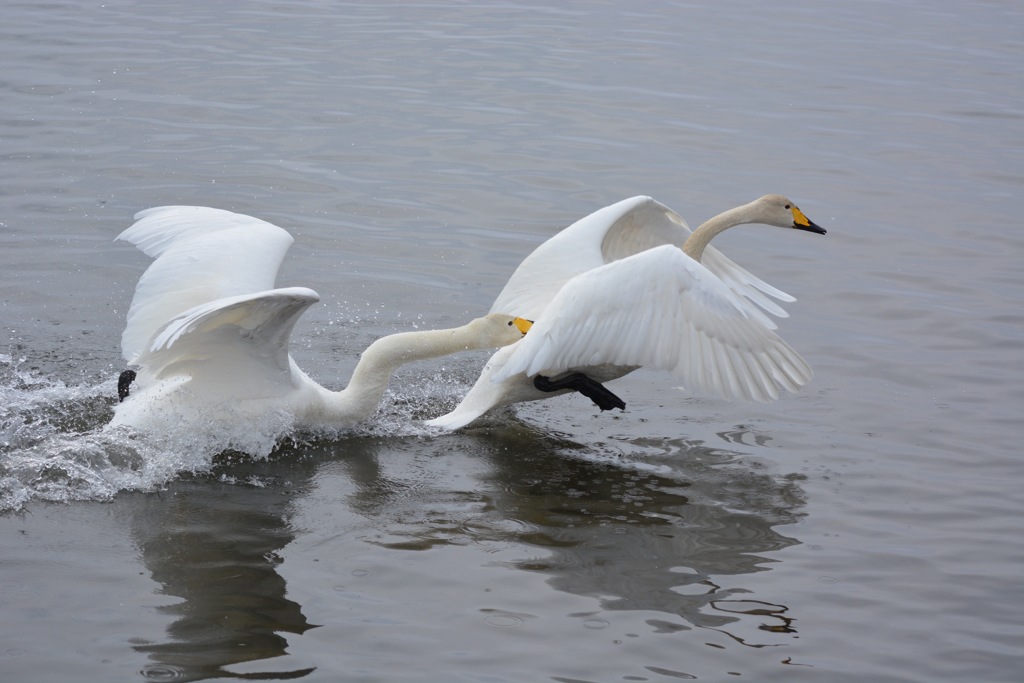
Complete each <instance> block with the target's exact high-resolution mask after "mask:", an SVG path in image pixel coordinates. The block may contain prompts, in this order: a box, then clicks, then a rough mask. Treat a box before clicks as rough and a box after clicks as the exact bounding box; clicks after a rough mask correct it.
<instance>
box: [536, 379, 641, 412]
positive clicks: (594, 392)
mask: <svg viewBox="0 0 1024 683" xmlns="http://www.w3.org/2000/svg"><path fill="white" fill-rule="evenodd" d="M533 386H535V387H536V388H537V389H539V390H541V391H548V392H550V391H559V390H560V389H571V390H572V391H577V392H579V393H581V394H583V395H584V396H586V397H587V398H589V399H590V400H591V401H593V402H594V405H596V406H597V407H598V408H600V409H601V410H611V409H612V408H618V409H619V410H625V409H626V402H625V401H623V400H622V399H621V398H619V397H618V396H616V395H615V394H613V393H612V392H610V391H608V390H607V389H606V388H605V387H604V385H603V384H601V383H600V382H598V381H596V380H593V379H591V378H589V377H587V376H586V375H584V374H583V373H582V372H574V373H572V374H571V375H566V376H565V377H563V378H561V379H556V380H552V379H551V378H549V377H545V376H544V375H537V376H536V377H534V378H533Z"/></svg>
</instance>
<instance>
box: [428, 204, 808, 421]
mask: <svg viewBox="0 0 1024 683" xmlns="http://www.w3.org/2000/svg"><path fill="white" fill-rule="evenodd" d="M743 223H766V224H768V225H776V226H780V227H787V228H796V229H799V230H806V231H810V232H816V233H821V234H824V232H825V231H824V230H822V229H821V228H820V227H818V226H817V225H815V224H814V223H812V222H811V221H810V220H808V219H807V217H806V216H804V215H803V213H801V212H800V210H799V209H798V208H797V207H796V205H795V204H793V203H792V202H791V201H790V200H788V199H786V198H785V197H782V196H780V195H766V196H765V197H761V198H760V199H758V200H756V201H754V202H751V203H750V204H746V205H743V206H741V207H737V208H735V209H732V210H730V211H727V212H725V213H723V214H720V215H719V216H716V217H715V218H713V219H711V220H709V221H707V222H706V223H704V224H703V225H702V226H700V227H699V228H698V229H697V230H696V231H694V232H692V233H691V232H690V230H689V228H688V227H687V226H686V223H685V221H683V219H682V218H681V217H680V216H679V215H678V214H677V213H675V212H674V211H672V210H671V209H669V208H668V207H666V206H664V205H662V204H660V203H658V202H656V201H655V200H653V199H651V198H650V197H633V198H631V199H626V200H624V201H621V202H618V203H616V204H613V205H611V206H608V207H605V208H603V209H600V210H599V211H596V212H594V213H592V214H590V215H589V216H587V217H585V218H583V219H581V220H579V221H577V222H576V223H574V224H572V225H571V226H569V227H568V228H566V229H565V230H563V231H562V232H560V233H558V234H557V235H555V236H554V237H552V238H551V239H549V240H548V241H547V242H545V243H543V244H541V245H540V246H539V247H538V248H537V249H536V250H535V251H534V252H533V253H532V254H530V255H529V256H528V257H527V258H526V260H524V261H523V263H522V264H520V266H519V267H518V268H517V269H516V271H515V273H514V274H513V275H512V278H511V279H510V280H509V282H508V284H506V286H505V288H504V289H503V290H502V292H501V293H500V294H499V295H498V298H497V300H496V301H495V303H494V305H493V306H492V307H491V311H492V312H499V311H500V312H503V313H506V314H514V315H518V316H521V317H524V318H528V319H531V320H534V325H533V327H532V329H531V330H530V332H529V334H527V335H526V337H524V338H523V339H522V340H521V341H519V342H517V343H515V344H512V345H510V346H506V347H504V348H501V349H499V350H498V351H497V352H496V353H495V354H494V355H493V356H492V357H491V359H490V360H489V361H488V363H487V365H486V366H485V368H484V371H483V372H482V373H481V376H480V378H479V379H478V380H477V382H476V384H475V385H474V386H473V388H472V389H471V390H470V392H469V393H468V394H467V395H466V397H465V398H464V399H463V401H462V402H461V403H460V404H459V406H458V407H456V409H455V410H454V411H452V412H451V413H449V414H447V415H443V416H441V417H439V418H436V419H434V420H431V421H430V422H429V423H428V424H432V425H434V426H438V427H444V428H447V429H457V428H459V427H462V426H464V425H466V424H469V423H470V422H472V421H473V420H475V419H476V418H478V417H480V416H481V415H483V414H484V413H486V412H487V411H489V410H491V409H493V408H495V407H498V406H501V405H507V404H510V403H515V402H518V401H528V400H537V399H542V398H548V397H550V396H552V395H553V394H552V393H547V392H542V391H540V390H538V389H537V388H535V386H534V383H533V380H534V378H535V377H536V376H538V375H542V376H545V377H553V378H556V379H557V378H559V377H563V376H565V375H568V374H571V373H576V372H582V373H583V374H585V375H587V376H588V377H591V378H592V379H594V380H596V381H598V382H605V381H608V380H610V379H615V378H617V377H621V376H622V375H624V374H626V373H628V372H631V371H632V370H634V369H636V368H637V367H640V366H650V367H654V368H658V369H661V370H666V371H669V372H671V373H672V374H673V375H674V376H675V377H676V378H677V379H678V380H679V381H680V382H681V383H682V384H683V385H684V386H685V387H687V388H692V389H695V390H698V391H702V392H705V393H710V394H715V395H719V396H723V397H726V398H739V399H753V400H759V401H769V400H773V399H775V398H777V397H778V395H779V391H780V390H783V389H785V390H789V391H796V390H797V389H798V388H799V387H800V386H802V385H804V384H806V383H807V382H808V381H810V379H811V374H812V373H811V369H810V367H809V366H808V365H807V363H806V362H805V361H804V360H803V359H802V358H801V357H800V356H799V354H797V352H796V351H794V350H793V349H792V348H791V347H790V346H789V345H788V344H786V342H785V341H783V340H782V339H781V338H780V337H779V336H778V335H777V334H775V332H774V329H775V327H776V325H775V323H774V322H773V321H772V320H771V319H770V318H769V317H768V316H767V315H766V314H765V313H766V312H767V313H770V314H772V315H775V316H779V317H785V316H786V312H785V311H784V310H783V309H782V308H781V307H780V306H779V305H778V304H776V303H775V302H774V301H772V300H771V298H774V299H777V300H779V301H784V302H788V301H793V300H794V299H793V297H791V296H789V295H788V294H786V293H785V292H782V291H780V290H778V289H776V288H774V287H772V286H771V285H769V284H767V283H765V282H763V281H762V280H760V279H759V278H757V277H755V276H754V275H752V274H750V273H749V272H747V271H746V270H744V269H743V268H741V267H739V266H738V265H736V264H735V263H733V262H732V261H731V260H729V259H728V258H727V257H726V256H725V255H723V254H722V253H721V252H719V251H718V250H716V249H714V248H713V247H710V246H708V242H709V241H710V239H711V238H712V237H714V235H716V234H718V233H719V232H721V231H723V230H725V229H727V228H729V227H732V226H735V225H740V224H743ZM680 247H682V248H680ZM769 297H771V298H769ZM560 393H564V392H560Z"/></svg>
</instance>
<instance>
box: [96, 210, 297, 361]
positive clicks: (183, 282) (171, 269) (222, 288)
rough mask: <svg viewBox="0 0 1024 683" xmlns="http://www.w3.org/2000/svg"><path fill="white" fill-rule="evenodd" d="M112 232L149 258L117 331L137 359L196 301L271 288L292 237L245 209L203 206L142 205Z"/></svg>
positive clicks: (128, 355) (126, 355)
mask: <svg viewBox="0 0 1024 683" xmlns="http://www.w3.org/2000/svg"><path fill="white" fill-rule="evenodd" d="M135 218H136V222H135V223H134V224H133V225H132V226H131V227H130V228H128V229H127V230H125V231H124V232H122V233H121V234H120V235H118V236H117V238H116V239H119V240H124V241H125V242H129V243H130V244H133V245H135V246H136V247H138V248H139V249H140V250H142V251H143V252H144V253H145V254H146V255H147V256H151V257H153V258H154V259H156V260H155V261H153V263H152V264H150V266H149V268H147V269H146V272H145V273H143V274H142V277H141V278H140V279H139V284H138V285H137V286H136V287H135V296H134V297H133V298H132V304H131V307H130V308H129V310H128V323H127V325H126V327H125V330H124V333H123V334H122V335H121V351H122V353H123V355H124V358H125V360H127V361H128V363H129V364H132V365H134V364H136V363H137V362H138V360H137V359H138V356H139V354H141V353H142V352H143V350H144V349H145V348H146V345H147V343H148V342H149V340H150V339H151V338H152V336H153V334H154V333H155V332H156V331H157V329H158V328H160V326H161V325H163V324H164V323H166V322H167V321H168V320H170V319H171V318H173V317H174V316H176V315H178V314H179V313H182V312H183V311H186V310H188V309H190V308H192V307H194V306H199V305H201V304H205V303H208V302H212V301H215V300H217V299H221V298H223V297H230V296H237V295H240V294H248V293H251V292H259V291H263V290H269V289H272V288H273V287H274V281H275V279H276V278H277V270H278V268H279V267H280V265H281V261H282V259H284V255H285V252H287V251H288V247H290V246H291V244H292V241H293V240H292V236H291V235H289V234H288V233H287V232H286V231H285V230H283V229H281V228H279V227H277V226H276V225H273V224H271V223H267V222H266V221H261V220H259V219H257V218H253V217H251V216H245V215H243V214H238V213H232V212H231V211H224V210H222V209H211V208H208V207H204V206H161V207H158V208H154V209H147V210H145V211H140V212H139V213H137V214H136V215H135Z"/></svg>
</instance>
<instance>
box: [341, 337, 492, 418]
mask: <svg viewBox="0 0 1024 683" xmlns="http://www.w3.org/2000/svg"><path fill="white" fill-rule="evenodd" d="M506 343H507V342H506ZM498 345H500V342H498V341H496V340H494V339H493V338H491V337H489V336H488V335H486V334H484V333H482V332H481V330H480V329H479V328H478V326H477V325H475V324H474V323H470V324H468V325H463V326H462V327H455V328H452V329H446V330H424V331H417V332H400V333H398V334H392V335H389V336H387V337H382V338H381V339H378V340H377V341H375V342H373V343H372V344H370V346H368V347H367V348H366V350H365V351H363V354H362V356H361V357H360V359H359V363H358V364H357V365H356V369H355V370H354V371H353V373H352V379H351V380H349V383H348V386H347V387H345V388H344V389H343V390H342V391H327V390H324V393H323V394H322V398H323V411H324V414H323V415H322V419H324V420H326V421H332V420H334V421H345V422H348V421H358V420H362V419H365V418H367V417H369V416H370V415H372V414H373V411H374V410H376V409H377V405H378V404H379V403H380V400H381V398H382V397H383V396H384V390H385V389H387V386H388V380H389V379H390V378H391V375H392V373H394V372H395V370H397V369H398V367H399V366H401V365H404V364H406V363H411V362H413V361H417V360H426V359H428V358H438V357H440V356H447V355H449V354H452V353H456V352H458V351H465V350H469V349H480V348H489V347H494V346H498Z"/></svg>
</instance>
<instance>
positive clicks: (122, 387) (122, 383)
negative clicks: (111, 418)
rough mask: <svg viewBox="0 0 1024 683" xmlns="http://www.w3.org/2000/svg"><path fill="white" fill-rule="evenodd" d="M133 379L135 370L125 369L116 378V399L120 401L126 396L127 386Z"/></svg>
mask: <svg viewBox="0 0 1024 683" xmlns="http://www.w3.org/2000/svg"><path fill="white" fill-rule="evenodd" d="M134 381H135V371H134V370H125V371H124V372H122V373H121V374H120V376H118V378H117V401H118V403H120V402H121V401H123V400H125V399H126V398H128V387H130V386H131V385H132V382H134Z"/></svg>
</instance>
